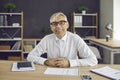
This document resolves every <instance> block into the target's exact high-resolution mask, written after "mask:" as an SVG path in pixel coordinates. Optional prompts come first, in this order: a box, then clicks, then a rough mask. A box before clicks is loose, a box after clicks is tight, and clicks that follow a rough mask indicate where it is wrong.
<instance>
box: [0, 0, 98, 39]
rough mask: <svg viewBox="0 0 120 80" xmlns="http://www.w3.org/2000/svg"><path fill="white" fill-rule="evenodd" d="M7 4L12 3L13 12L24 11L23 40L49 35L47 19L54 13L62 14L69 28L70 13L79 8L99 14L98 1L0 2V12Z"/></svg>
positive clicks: (16, 0) (43, 0)
mask: <svg viewBox="0 0 120 80" xmlns="http://www.w3.org/2000/svg"><path fill="white" fill-rule="evenodd" d="M7 2H14V3H15V4H16V6H17V7H16V9H15V10H14V12H20V11H24V38H42V37H43V36H44V35H46V34H49V33H51V30H50V27H49V18H50V16H51V14H53V13H54V12H58V11H62V12H64V13H65V14H66V15H67V17H68V20H69V22H70V26H71V21H72V20H71V13H72V12H74V11H75V12H78V10H77V8H78V7H79V6H82V5H85V6H88V7H89V11H88V12H89V13H94V12H97V13H98V14H99V0H0V12H5V11H6V10H5V9H4V8H3V6H4V4H5V3H7ZM69 30H70V29H69Z"/></svg>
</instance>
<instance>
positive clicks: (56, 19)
mask: <svg viewBox="0 0 120 80" xmlns="http://www.w3.org/2000/svg"><path fill="white" fill-rule="evenodd" d="M61 20H64V21H67V20H66V18H65V17H64V16H56V17H54V18H53V20H52V22H54V21H61Z"/></svg>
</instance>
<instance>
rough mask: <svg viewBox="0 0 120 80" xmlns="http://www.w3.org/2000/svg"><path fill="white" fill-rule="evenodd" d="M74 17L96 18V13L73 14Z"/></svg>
mask: <svg viewBox="0 0 120 80" xmlns="http://www.w3.org/2000/svg"><path fill="white" fill-rule="evenodd" d="M75 16H97V13H92V14H91V13H86V14H82V13H75Z"/></svg>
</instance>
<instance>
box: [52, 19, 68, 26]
mask: <svg viewBox="0 0 120 80" xmlns="http://www.w3.org/2000/svg"><path fill="white" fill-rule="evenodd" d="M66 22H68V21H65V20H61V21H58V22H57V21H54V22H51V23H50V25H52V26H58V24H59V25H60V26H63V25H64V24H65V23H66Z"/></svg>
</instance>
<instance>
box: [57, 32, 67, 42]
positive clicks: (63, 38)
mask: <svg viewBox="0 0 120 80" xmlns="http://www.w3.org/2000/svg"><path fill="white" fill-rule="evenodd" d="M55 39H56V41H58V40H62V41H66V39H67V32H66V34H65V35H64V36H63V37H62V38H61V39H59V38H58V37H57V36H56V37H55Z"/></svg>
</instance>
